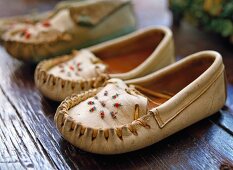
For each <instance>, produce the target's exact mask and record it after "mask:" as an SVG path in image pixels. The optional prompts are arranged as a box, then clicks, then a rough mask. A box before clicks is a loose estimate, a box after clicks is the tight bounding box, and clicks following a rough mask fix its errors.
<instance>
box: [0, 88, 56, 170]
mask: <svg viewBox="0 0 233 170" xmlns="http://www.w3.org/2000/svg"><path fill="white" fill-rule="evenodd" d="M0 103H1V107H0V166H1V168H2V169H18V168H19V169H26V168H35V169H41V168H43V167H47V168H49V169H51V168H52V167H53V164H51V163H50V162H49V160H48V159H47V158H46V154H45V153H44V151H43V149H42V148H41V147H40V146H39V145H38V144H37V143H36V141H34V139H33V138H31V136H29V135H28V134H29V132H28V130H27V128H25V125H24V123H23V122H22V121H21V120H20V117H19V116H18V114H17V112H16V111H15V109H14V108H13V107H12V105H11V104H10V103H9V101H8V100H7V99H6V97H5V96H4V94H3V92H2V90H1V89H0Z"/></svg>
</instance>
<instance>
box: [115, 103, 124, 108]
mask: <svg viewBox="0 0 233 170" xmlns="http://www.w3.org/2000/svg"><path fill="white" fill-rule="evenodd" d="M113 106H114V107H116V108H119V107H121V106H122V105H121V104H120V103H114V105H113Z"/></svg>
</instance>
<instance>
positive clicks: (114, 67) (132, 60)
mask: <svg viewBox="0 0 233 170" xmlns="http://www.w3.org/2000/svg"><path fill="white" fill-rule="evenodd" d="M164 36H165V34H164V33H163V32H161V31H158V30H155V31H153V32H147V33H145V34H142V35H139V36H137V37H135V38H133V39H129V40H127V41H124V42H121V43H116V44H114V45H111V46H110V47H107V48H104V49H101V50H98V51H93V53H94V54H95V55H96V56H97V57H98V58H100V59H101V60H103V62H104V63H105V64H107V65H108V66H109V70H108V72H109V73H111V74H113V73H125V72H128V71H130V70H132V69H134V68H136V67H137V66H139V65H140V64H141V63H143V62H144V61H145V60H146V59H147V58H148V57H149V56H150V55H151V54H152V53H153V51H154V50H155V49H156V48H157V46H158V44H159V43H160V42H161V41H162V39H163V38H164Z"/></svg>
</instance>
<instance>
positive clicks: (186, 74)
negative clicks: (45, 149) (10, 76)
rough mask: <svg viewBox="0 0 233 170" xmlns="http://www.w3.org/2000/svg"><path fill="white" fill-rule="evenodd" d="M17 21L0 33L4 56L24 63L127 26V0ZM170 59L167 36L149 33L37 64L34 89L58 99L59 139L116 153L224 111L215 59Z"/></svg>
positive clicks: (131, 20) (156, 30)
mask: <svg viewBox="0 0 233 170" xmlns="http://www.w3.org/2000/svg"><path fill="white" fill-rule="evenodd" d="M26 18H28V17H26ZM24 19H25V17H23V19H22V20H23V22H22V21H20V22H21V23H20V24H18V23H17V24H14V22H15V20H16V21H19V20H18V19H12V20H9V21H10V22H7V20H4V21H2V22H3V23H5V24H2V25H3V26H5V27H0V30H3V31H2V33H3V35H2V39H3V41H4V45H5V47H6V49H7V51H8V52H9V53H10V54H11V55H12V56H13V57H15V58H17V59H20V60H24V61H30V62H37V61H40V60H42V59H44V58H49V57H51V56H53V57H54V56H57V55H58V54H64V53H66V52H67V51H70V50H71V49H74V48H77V47H79V48H80V47H81V46H88V45H90V44H93V43H97V42H100V41H102V40H106V39H111V38H113V37H115V36H119V35H122V34H125V33H127V32H129V31H132V30H133V29H134V27H135V17H134V14H133V10H132V4H131V3H130V1H129V0H118V1H109V0H98V1H96V0H91V1H83V2H72V3H71V2H69V3H66V4H62V5H60V6H58V7H57V8H56V10H54V11H53V12H49V13H46V14H43V15H40V16H38V17H36V18H33V19H32V18H29V21H30V22H28V19H26V20H24ZM9 27H11V29H10V28H9ZM103 30H104V31H103ZM174 61H175V59H174V44H173V37H172V33H171V31H170V30H169V29H168V28H164V27H152V28H147V29H143V30H140V31H137V32H134V33H132V34H128V35H126V36H123V37H120V38H117V39H115V40H111V41H108V42H105V43H102V44H99V45H95V46H92V47H89V48H86V49H81V50H79V51H73V53H72V54H70V55H65V56H60V57H57V58H54V59H49V60H45V61H42V62H41V63H39V64H38V66H37V68H36V71H35V84H36V86H37V87H38V89H39V90H40V91H41V92H42V94H43V95H44V96H46V97H48V98H50V99H52V100H55V101H62V103H61V104H60V106H59V107H58V109H57V111H56V114H55V122H56V126H57V128H58V130H59V131H60V133H61V134H62V136H63V137H64V138H65V139H66V140H68V141H69V142H70V143H72V144H73V145H75V146H77V147H79V148H80V149H83V150H85V151H88V152H92V153H98V154H118V153H124V152H129V151H133V150H137V149H140V148H143V147H146V146H149V145H151V144H154V143H156V142H158V141H160V140H162V139H164V138H166V137H167V136H170V135H172V134H174V133H175V132H177V131H179V130H181V129H184V128H185V127H187V126H189V125H191V124H193V123H195V122H197V121H199V120H201V119H203V118H205V117H207V116H210V115H212V114H213V113H215V112H217V111H218V110H219V109H221V107H222V106H223V105H224V103H225V100H226V83H225V74H224V65H223V62H222V57H221V55H220V54H219V53H217V52H214V51H203V52H199V53H196V54H193V55H190V56H188V57H186V58H185V59H182V60H180V61H178V62H176V63H174ZM67 96H70V97H67Z"/></svg>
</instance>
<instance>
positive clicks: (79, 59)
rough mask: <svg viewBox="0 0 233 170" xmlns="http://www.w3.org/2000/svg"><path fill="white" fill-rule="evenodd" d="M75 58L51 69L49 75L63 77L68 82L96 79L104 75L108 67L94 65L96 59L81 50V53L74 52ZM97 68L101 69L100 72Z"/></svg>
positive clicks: (98, 64) (89, 53)
mask: <svg viewBox="0 0 233 170" xmlns="http://www.w3.org/2000/svg"><path fill="white" fill-rule="evenodd" d="M73 55H74V56H73V58H72V59H71V60H68V61H67V62H63V63H61V64H58V65H56V66H54V67H53V68H51V69H50V70H49V73H51V74H53V75H55V76H58V77H61V78H63V79H66V80H72V81H76V80H84V79H91V78H96V77H98V76H99V74H101V73H104V72H105V70H106V68H107V67H106V66H105V65H104V64H102V63H98V62H96V63H94V64H93V63H92V60H93V58H94V59H95V60H97V59H96V57H95V56H94V55H93V54H92V53H91V52H89V51H87V50H81V51H80V52H74V53H73ZM96 66H98V67H99V69H98V71H97V70H96Z"/></svg>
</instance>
